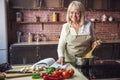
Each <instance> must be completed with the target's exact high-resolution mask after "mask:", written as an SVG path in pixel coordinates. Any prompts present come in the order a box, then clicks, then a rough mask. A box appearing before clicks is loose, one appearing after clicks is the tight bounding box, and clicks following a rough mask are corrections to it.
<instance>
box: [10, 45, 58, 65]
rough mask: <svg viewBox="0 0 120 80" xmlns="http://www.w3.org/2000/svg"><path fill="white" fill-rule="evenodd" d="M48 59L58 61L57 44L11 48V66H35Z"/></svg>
mask: <svg viewBox="0 0 120 80" xmlns="http://www.w3.org/2000/svg"><path fill="white" fill-rule="evenodd" d="M48 57H52V58H54V59H55V60H57V44H53V45H18V46H14V45H11V46H10V63H11V64H33V63H36V62H37V61H39V60H41V59H44V58H48Z"/></svg>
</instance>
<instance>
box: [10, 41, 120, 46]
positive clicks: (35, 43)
mask: <svg viewBox="0 0 120 80" xmlns="http://www.w3.org/2000/svg"><path fill="white" fill-rule="evenodd" d="M102 43H120V40H106V41H103V42H102ZM55 44H56V45H57V44H58V41H40V42H31V43H29V42H20V43H14V44H12V45H13V46H22V45H55Z"/></svg>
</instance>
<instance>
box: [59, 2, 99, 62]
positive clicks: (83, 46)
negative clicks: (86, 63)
mask: <svg viewBox="0 0 120 80" xmlns="http://www.w3.org/2000/svg"><path fill="white" fill-rule="evenodd" d="M66 20H67V23H65V24H63V27H62V31H61V35H60V39H59V44H58V49H57V52H58V60H57V62H58V63H60V64H64V62H73V63H74V62H75V61H76V57H81V55H83V54H85V53H87V52H89V51H90V50H91V48H92V46H93V45H100V43H99V42H97V41H95V40H96V39H95V36H94V32H93V29H92V26H91V22H89V21H85V8H84V5H83V4H82V3H81V2H79V1H72V2H71V3H70V4H69V6H68V10H67V15H66Z"/></svg>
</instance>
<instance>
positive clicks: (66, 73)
mask: <svg viewBox="0 0 120 80" xmlns="http://www.w3.org/2000/svg"><path fill="white" fill-rule="evenodd" d="M62 76H63V78H65V79H66V78H69V77H70V74H69V71H68V70H66V71H63V72H62Z"/></svg>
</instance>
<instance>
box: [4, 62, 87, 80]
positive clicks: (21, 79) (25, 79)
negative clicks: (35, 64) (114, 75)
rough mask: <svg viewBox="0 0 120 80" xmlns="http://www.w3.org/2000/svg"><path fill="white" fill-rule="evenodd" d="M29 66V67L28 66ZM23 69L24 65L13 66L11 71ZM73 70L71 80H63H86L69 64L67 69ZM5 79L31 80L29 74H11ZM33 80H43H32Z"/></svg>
mask: <svg viewBox="0 0 120 80" xmlns="http://www.w3.org/2000/svg"><path fill="white" fill-rule="evenodd" d="M29 66H30V65H29ZM23 67H25V65H21V66H13V69H15V70H19V69H21V68H23ZM67 68H68V69H69V68H73V69H74V71H75V73H74V75H73V77H72V78H69V79H65V80H88V79H87V78H86V77H85V76H84V75H83V74H82V73H81V72H79V71H78V70H77V69H76V68H75V67H73V66H72V65H71V64H70V65H69V66H68V67H67ZM6 76H7V79H6V80H33V79H32V76H31V75H30V74H28V75H27V74H25V73H24V74H20V73H19V74H18V73H11V74H6ZM34 80H43V79H34Z"/></svg>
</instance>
